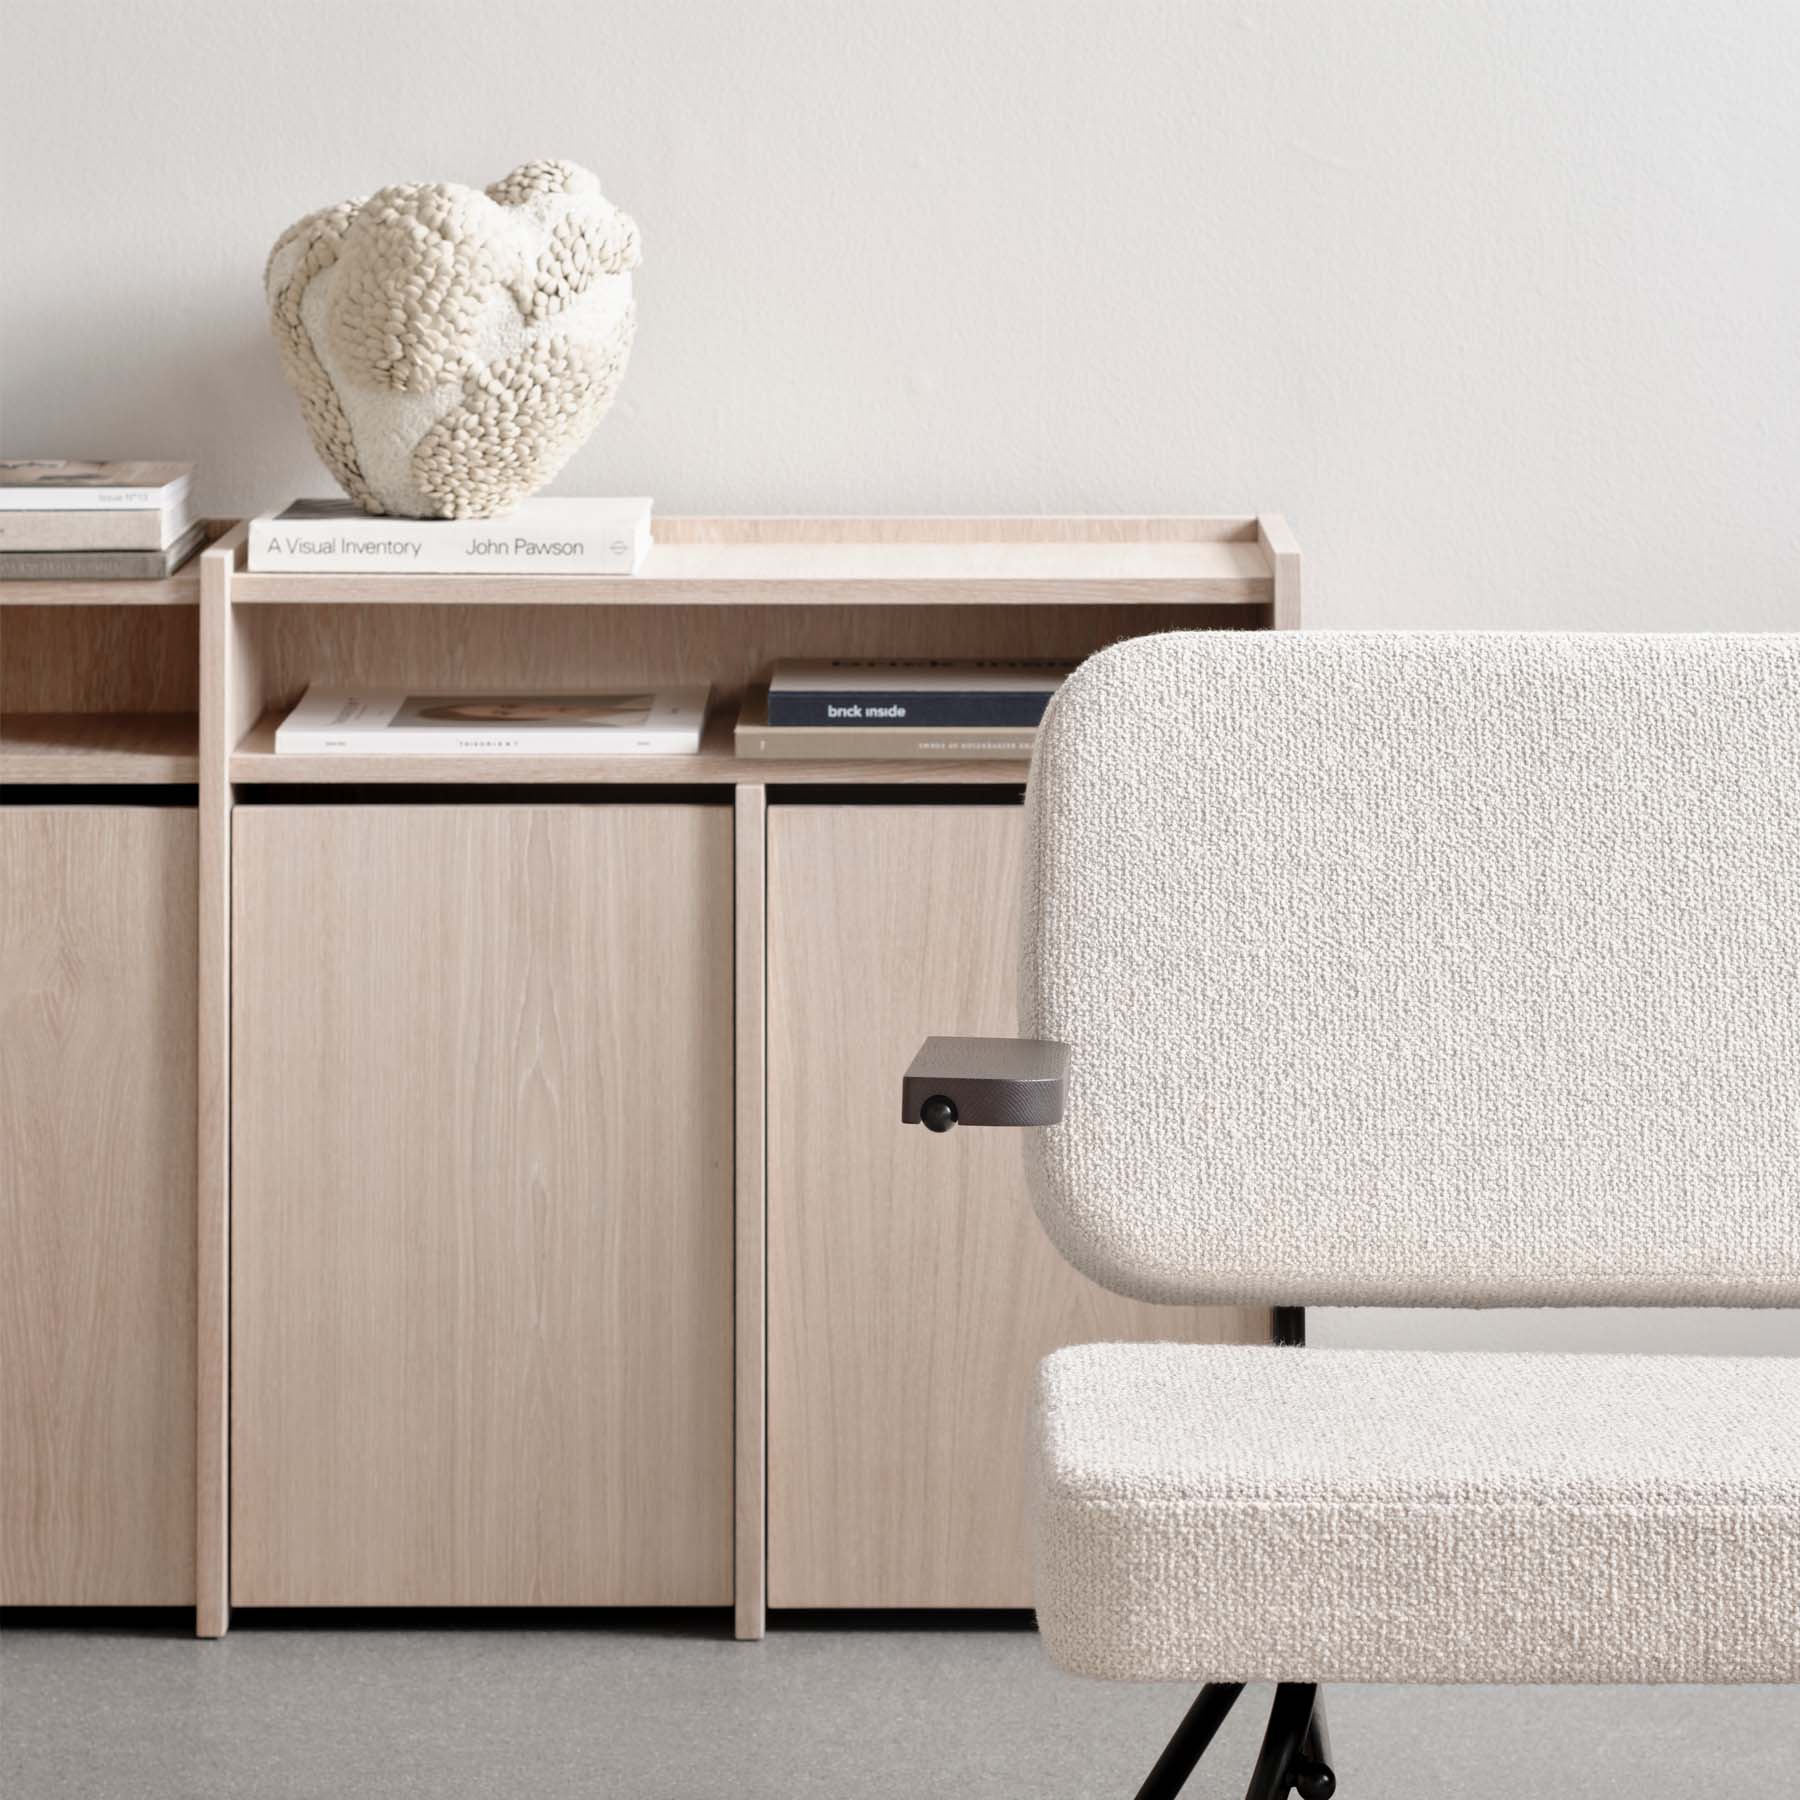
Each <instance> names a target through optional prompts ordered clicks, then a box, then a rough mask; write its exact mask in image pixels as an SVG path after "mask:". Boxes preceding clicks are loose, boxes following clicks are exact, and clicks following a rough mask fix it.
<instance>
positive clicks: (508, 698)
mask: <svg viewBox="0 0 1800 1800" xmlns="http://www.w3.org/2000/svg"><path fill="white" fill-rule="evenodd" d="M709 692H710V690H709V689H707V688H703V687H679V688H651V687H639V688H613V689H599V688H589V689H583V690H581V691H579V692H568V693H564V692H553V693H551V692H534V693H491V692H489V693H460V694H455V693H441V692H430V691H427V690H424V689H420V690H416V691H409V690H407V689H404V688H392V689H381V690H356V689H350V688H335V687H310V688H308V689H307V690H306V694H305V696H304V698H302V700H301V702H300V704H299V705H298V706H296V707H295V708H294V710H293V711H292V712H291V713H289V714H288V716H287V717H286V718H285V719H283V720H282V722H281V723H280V725H278V726H277V727H276V729H275V751H276V754H277V755H278V756H279V755H291V754H296V753H297V754H301V755H307V756H321V755H324V756H333V755H341V756H684V755H691V754H692V753H693V752H695V751H697V750H698V749H699V748H700V728H701V726H702V724H703V723H704V722H705V718H706V702H707V696H708V694H709Z"/></svg>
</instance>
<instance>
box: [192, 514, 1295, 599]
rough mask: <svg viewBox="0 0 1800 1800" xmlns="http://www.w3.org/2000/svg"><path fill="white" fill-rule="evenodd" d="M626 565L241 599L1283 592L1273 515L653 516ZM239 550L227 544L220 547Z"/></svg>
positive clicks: (266, 580) (405, 579) (249, 577)
mask: <svg viewBox="0 0 1800 1800" xmlns="http://www.w3.org/2000/svg"><path fill="white" fill-rule="evenodd" d="M655 533H656V542H655V546H654V548H653V549H652V550H651V552H650V555H649V556H648V558H647V559H646V560H645V563H644V566H643V568H642V569H641V570H640V571H639V573H638V574H636V575H630V576H583V575H554V574H545V575H535V574H533V575H486V574H479V573H477V574H469V575H356V574H342V575H337V574H332V575H326V574H254V573H251V572H249V571H248V570H245V569H244V568H243V567H242V561H243V553H242V550H241V549H239V550H238V551H237V552H236V560H235V565H234V568H233V572H232V576H231V599H232V601H233V602H234V603H236V604H289V605H292V604H319V603H333V602H351V603H358V604H363V605H368V604H378V603H381V602H388V603H394V604H401V605H407V604H412V605H417V604H422V603H429V604H451V605H513V606H545V605H578V606H596V605H620V606H642V605H659V606H665V605H690V606H693V605H698V606H705V605H746V604H769V605H781V606H806V605H831V604H851V605H864V606H868V605H899V606H921V605H924V606H929V605H959V606H970V605H978V606H980V605H988V606H993V605H999V606H1004V605H1025V604H1030V605H1036V606H1043V605H1058V604H1064V605H1113V606H1117V605H1121V604H1127V605H1128V604H1132V603H1139V604H1161V605H1168V604H1171V603H1174V604H1196V605H1206V604H1213V605H1241V604H1245V603H1257V602H1267V601H1271V600H1273V599H1274V597H1275V586H1274V583H1275V567H1276V560H1275V559H1276V556H1277V555H1278V554H1279V553H1281V552H1282V551H1284V550H1285V548H1286V546H1287V544H1288V542H1289V541H1290V540H1289V536H1288V532H1287V527H1286V525H1285V524H1284V523H1283V522H1282V521H1281V520H1280V519H1278V518H1274V517H1265V518H1263V519H1260V520H1259V519H1256V518H1224V519H1217V518H1068V519H1056V518H986V519H981V518H941V519H930V518H871V519H849V518H843V519H836V518H817V519H774V518H746V519H706V518H682V517H669V518H661V519H658V520H657V521H656V527H655ZM226 553H227V554H230V552H229V551H227V552H226Z"/></svg>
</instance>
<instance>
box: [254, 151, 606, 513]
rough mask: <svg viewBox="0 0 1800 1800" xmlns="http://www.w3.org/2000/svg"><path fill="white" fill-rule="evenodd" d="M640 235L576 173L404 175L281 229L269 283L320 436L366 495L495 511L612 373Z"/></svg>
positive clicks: (357, 494)
mask: <svg viewBox="0 0 1800 1800" xmlns="http://www.w3.org/2000/svg"><path fill="white" fill-rule="evenodd" d="M639 260H640V253H639V244H638V229H637V226H636V224H635V223H633V221H632V219H631V218H630V216H629V215H628V214H626V213H623V212H621V211H619V210H618V208H616V207H615V206H613V205H612V204H611V203H610V202H609V201H608V200H607V198H606V196H605V195H604V194H602V193H601V191H600V183H599V182H598V181H597V180H596V179H595V177H594V176H593V175H592V174H590V173H589V172H588V171H587V170H586V169H583V168H580V167H578V166H577V165H576V164H574V163H567V162H547V161H546V162H530V163H525V164H523V165H521V166H520V167H519V168H516V169H514V170H513V171H512V173H511V174H510V175H505V176H502V177H501V179H500V180H499V181H496V182H495V183H494V184H493V185H492V186H491V187H489V188H487V189H486V190H485V191H478V190H476V189H474V188H467V187H461V186H459V185H458V184H456V183H455V182H409V183H406V184H403V185H400V186H396V187H387V188H383V189H382V190H381V191H380V192H379V193H377V194H372V195H370V196H369V198H367V199H366V200H345V201H343V202H341V203H340V204H338V205H336V206H330V207H326V208H324V209H323V210H321V211H319V212H315V213H309V214H308V215H307V216H306V217H305V218H304V219H301V220H299V221H298V222H297V223H296V224H294V225H291V226H290V227H289V228H288V229H287V230H286V231H284V232H283V233H282V234H281V236H280V238H279V239H278V240H277V241H276V244H275V248H274V249H273V250H271V251H270V252H269V260H268V266H267V267H266V268H265V270H264V271H263V287H264V291H265V293H266V295H267V299H268V304H269V323H270V326H271V328H272V330H273V331H274V334H275V342H276V345H277V347H278V348H279V350H280V352H281V363H282V370H283V372H284V373H285V374H286V376H287V379H288V382H289V384H290V385H291V386H292V387H293V389H294V391H295V393H296V394H297V395H298V396H299V399H300V410H301V414H302V416H303V418H304V419H305V421H306V428H307V430H308V432H309V433H310V434H311V436H312V440H313V447H314V449H316V450H317V451H318V453H319V455H320V457H321V458H322V459H323V461H324V463H325V466H326V467H327V468H328V469H330V471H331V473H332V474H333V476H335V477H336V479H337V480H338V481H339V483H341V484H342V486H343V488H344V491H345V492H346V493H347V494H348V495H349V496H350V497H351V499H353V500H354V501H355V502H356V503H357V504H358V505H359V506H361V507H363V508H364V509H365V510H366V511H368V512H372V513H393V514H397V515H400V516H403V517H411V518H427V519H431V518H487V517H490V516H491V515H493V514H495V513H501V512H505V511H506V510H507V509H508V508H509V507H511V506H512V505H513V504H514V503H516V502H517V501H519V500H521V499H523V498H524V497H525V496H526V495H528V494H530V493H531V492H533V490H535V489H536V488H539V487H542V486H543V484H544V483H545V482H546V481H548V480H549V479H550V478H551V476H553V475H554V474H556V472H557V471H558V470H559V469H560V468H562V466H563V465H564V464H565V463H566V462H567V461H568V460H569V458H570V457H571V456H572V455H574V453H575V451H576V450H577V449H579V448H580V446H581V443H582V440H583V439H585V438H586V437H587V435H588V433H589V432H590V431H592V430H593V428H594V426H595V425H596V424H597V423H598V422H599V420H600V417H601V415H602V414H603V413H604V412H605V411H606V409H607V407H608V406H609V405H610V404H611V403H612V398H613V395H614V393H615V392H616V391H617V389H618V386H619V383H620V381H621V380H623V378H624V374H625V364H626V360H627V358H628V357H629V355H630V352H631V344H632V337H633V334H634V332H635V331H636V328H637V314H636V311H635V310H634V307H633V303H632V293H631V271H632V270H633V269H635V268H636V267H637V266H638V263H639Z"/></svg>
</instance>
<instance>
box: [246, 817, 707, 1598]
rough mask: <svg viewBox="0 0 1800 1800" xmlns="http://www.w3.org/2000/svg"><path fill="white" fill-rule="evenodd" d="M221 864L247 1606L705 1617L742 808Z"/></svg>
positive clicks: (500, 823)
mask: <svg viewBox="0 0 1800 1800" xmlns="http://www.w3.org/2000/svg"><path fill="white" fill-rule="evenodd" d="M233 841H234V850H233V865H234V900H233V995H232V1015H233V1071H232V1099H233V1181H232V1482H231V1521H232V1535H231V1570H232V1576H231V1582H232V1599H233V1601H234V1602H235V1603H236V1604H238V1605H245V1606H258V1605H332V1604H336V1605H443V1604H461V1605H565V1606H566V1605H619V1604H632V1605H637V1604H642V1605H656V1604H684V1605H714V1604H721V1605H722V1604H725V1603H727V1602H729V1600H730V1599H731V1348H730V1346H731V1028H732V1012H731V954H732V953H731V819H730V813H729V811H728V810H726V809H724V808H713V807H701V806H680V805H674V806H632V805H628V804H621V805H609V806H534V807H516V806H507V805H494V806H448V807H443V806H418V807H406V806H368V807H356V806H349V807H336V806H323V807H311V806H303V807H285V806H284V807H274V808H267V809H263V808H241V807H240V808H239V809H238V811H237V813H236V814H235V817H234V826H233Z"/></svg>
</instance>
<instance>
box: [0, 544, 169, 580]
mask: <svg viewBox="0 0 1800 1800" xmlns="http://www.w3.org/2000/svg"><path fill="white" fill-rule="evenodd" d="M194 548H195V549H198V548H199V546H198V544H196V545H195V546H194ZM188 554H189V553H184V554H183V555H182V556H181V557H180V559H179V561H175V562H173V563H171V558H170V552H169V551H167V550H9V551H6V552H4V553H0V581H161V580H162V579H163V578H164V577H165V576H168V575H172V574H174V572H175V570H176V569H178V568H179V567H180V566H181V564H182V563H184V562H186V561H187V559H188Z"/></svg>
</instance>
